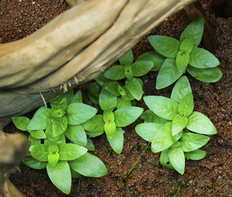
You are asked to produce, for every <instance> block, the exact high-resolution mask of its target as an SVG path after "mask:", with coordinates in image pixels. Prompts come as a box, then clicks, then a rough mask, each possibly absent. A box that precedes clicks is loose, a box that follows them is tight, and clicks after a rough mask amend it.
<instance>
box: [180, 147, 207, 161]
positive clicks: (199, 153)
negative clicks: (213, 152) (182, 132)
mask: <svg viewBox="0 0 232 197" xmlns="http://www.w3.org/2000/svg"><path fill="white" fill-rule="evenodd" d="M184 155H185V158H186V159H188V160H189V159H191V160H200V159H203V158H204V157H205V156H206V151H204V150H200V149H197V150H194V151H192V152H188V153H184Z"/></svg>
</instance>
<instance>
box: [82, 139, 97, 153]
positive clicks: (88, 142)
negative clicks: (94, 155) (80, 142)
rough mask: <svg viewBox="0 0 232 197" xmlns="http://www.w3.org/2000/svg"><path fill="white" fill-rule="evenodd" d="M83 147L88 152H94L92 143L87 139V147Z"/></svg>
mask: <svg viewBox="0 0 232 197" xmlns="http://www.w3.org/2000/svg"><path fill="white" fill-rule="evenodd" d="M84 147H85V148H87V149H88V151H95V147H94V144H93V141H92V140H91V139H90V138H89V137H88V138H87V145H85V146H84Z"/></svg>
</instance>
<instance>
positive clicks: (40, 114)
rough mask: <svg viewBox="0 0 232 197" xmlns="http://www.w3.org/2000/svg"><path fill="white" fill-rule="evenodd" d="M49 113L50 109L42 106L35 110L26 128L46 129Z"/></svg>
mask: <svg viewBox="0 0 232 197" xmlns="http://www.w3.org/2000/svg"><path fill="white" fill-rule="evenodd" d="M50 113H51V109H49V108H43V109H41V110H39V111H37V112H36V113H35V114H34V116H33V118H32V119H31V121H30V122H29V124H28V125H27V130H40V129H46V128H47V125H48V123H49V116H50Z"/></svg>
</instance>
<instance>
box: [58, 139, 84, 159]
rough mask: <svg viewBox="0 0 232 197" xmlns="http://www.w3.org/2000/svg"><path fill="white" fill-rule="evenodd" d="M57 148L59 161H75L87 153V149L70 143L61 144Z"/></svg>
mask: <svg viewBox="0 0 232 197" xmlns="http://www.w3.org/2000/svg"><path fill="white" fill-rule="evenodd" d="M59 148H60V152H59V154H60V160H66V161H70V160H74V159H77V158H79V157H80V156H82V155H84V154H85V153H86V152H87V151H88V150H87V148H85V147H83V146H79V145H77V144H72V143H67V144H61V145H60V146H59Z"/></svg>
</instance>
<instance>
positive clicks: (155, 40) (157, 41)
mask: <svg viewBox="0 0 232 197" xmlns="http://www.w3.org/2000/svg"><path fill="white" fill-rule="evenodd" d="M148 40H149V42H150V44H151V45H152V47H153V48H154V49H155V50H156V51H158V52H159V53H160V54H161V55H163V56H165V57H169V58H175V57H176V55H177V53H178V51H179V49H180V42H179V41H178V40H177V39H175V38H172V37H168V36H149V37H148Z"/></svg>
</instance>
